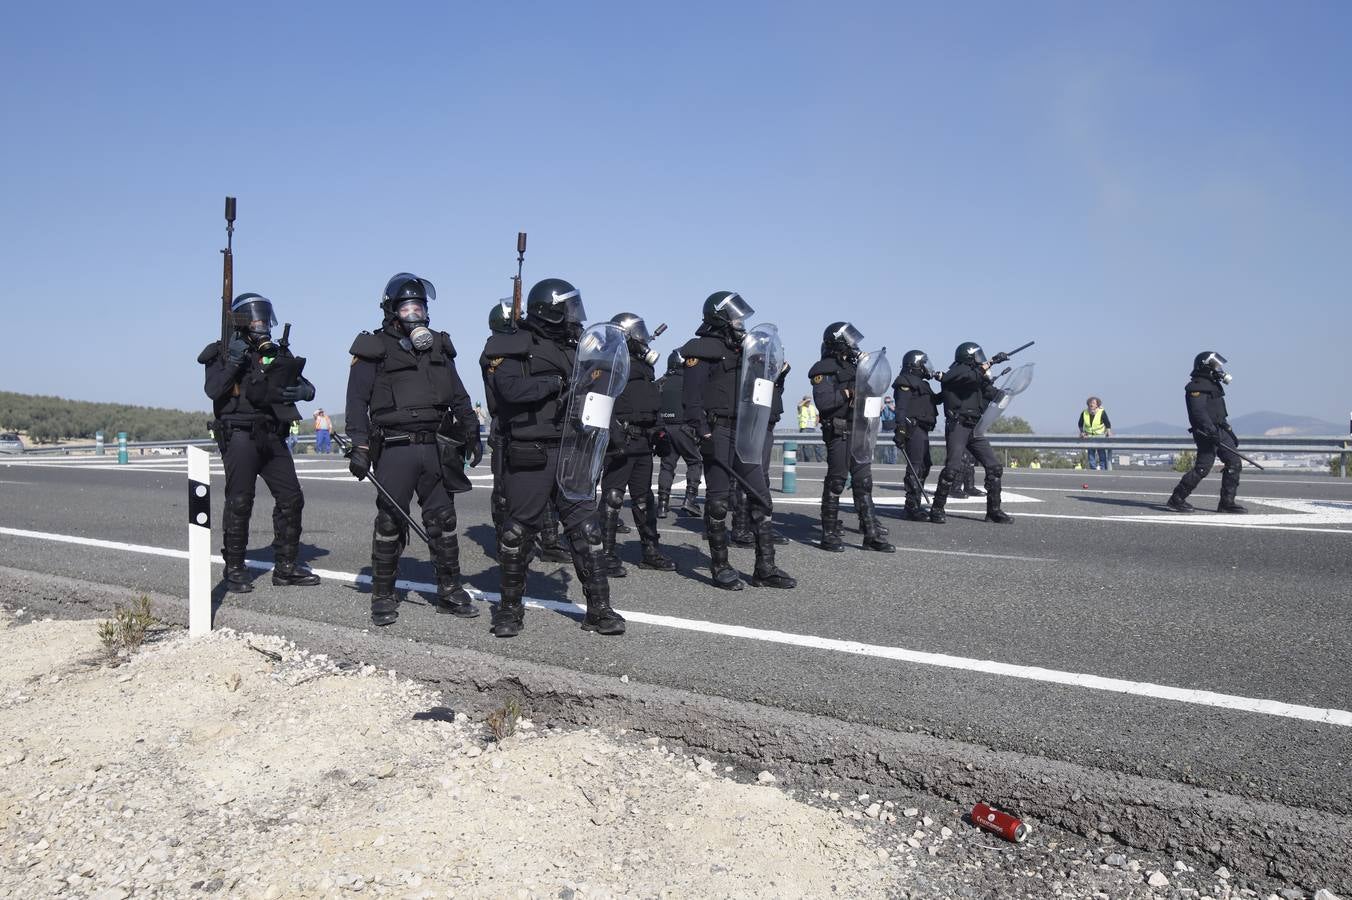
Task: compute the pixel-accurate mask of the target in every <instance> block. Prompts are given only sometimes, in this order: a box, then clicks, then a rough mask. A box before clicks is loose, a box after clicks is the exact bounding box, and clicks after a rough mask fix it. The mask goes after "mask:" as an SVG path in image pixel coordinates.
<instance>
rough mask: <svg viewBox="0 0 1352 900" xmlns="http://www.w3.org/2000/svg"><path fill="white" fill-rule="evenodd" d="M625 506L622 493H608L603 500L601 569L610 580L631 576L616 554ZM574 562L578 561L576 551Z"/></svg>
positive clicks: (570, 538) (570, 536) (570, 539)
mask: <svg viewBox="0 0 1352 900" xmlns="http://www.w3.org/2000/svg"><path fill="white" fill-rule="evenodd" d="M623 506H624V494H623V493H622V492H618V491H608V492H607V493H606V496H603V497H602V498H601V568H602V570H603V571H604V572H605V573H606V577H608V578H623V577H625V576H626V575H628V574H629V572H628V571H627V570H626V569H625V568H624V565H623V564H622V563H621V562H620V558H619V556H617V555H616V554H615V535H616V534H617V533H618V532H619V530H620V528H619V526H620V510H621V509H622V508H623ZM569 541H570V543H571V541H572V535H569ZM573 560H574V562H576V560H577V553H576V551H574V554H573Z"/></svg>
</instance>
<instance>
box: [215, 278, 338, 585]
mask: <svg viewBox="0 0 1352 900" xmlns="http://www.w3.org/2000/svg"><path fill="white" fill-rule="evenodd" d="M230 311H231V319H232V322H233V330H232V332H231V337H230V340H229V342H228V343H227V344H226V345H225V346H224V347H222V346H221V343H220V342H219V341H213V342H212V343H211V344H208V345H207V347H206V349H204V350H203V351H202V352H201V354H200V355H199V356H198V357H197V361H198V362H199V363H202V364H203V365H204V366H205V367H206V373H205V374H206V381H205V384H204V388H205V390H206V394H207V396H208V397H210V398H211V402H212V409H213V411H214V412H215V415H216V420H215V422H213V423H212V432H213V433H214V434H215V435H216V441H217V444H218V445H219V447H220V450H221V459H222V460H223V462H224V464H225V508H224V511H223V515H222V516H221V531H222V533H223V540H222V549H221V556H222V557H224V558H225V587H226V590H228V591H231V592H233V593H237V594H243V593H248V592H249V591H251V590H253V584H252V582H251V580H250V578H249V572H248V569H247V568H245V565H244V553H245V551H246V550H247V549H248V546H249V516H250V514H251V513H252V512H253V502H254V488H255V485H256V483H257V482H256V479H257V478H258V476H260V475H261V476H262V477H263V483H264V484H266V485H267V486H268V490H269V491H271V492H272V500H273V509H272V528H273V541H272V554H273V567H272V583H273V584H276V585H313V584H319V576H318V575H315V574H314V573H313V572H311V571H309V570H308V569H306V568H304V567H302V566H299V565H297V563H296V556H297V553H298V552H299V549H300V533H301V511H302V510H303V509H304V508H305V496H304V494H302V493H301V489H300V482H299V481H298V480H296V464H295V461H294V460H293V459H292V458H291V451H290V450H288V449H287V446H286V442H285V438H286V435H287V433H288V432H289V430H290V428H291V423H292V422H296V421H299V420H300V412H299V411H297V409H296V402H297V401H306V402H308V401H310V400H313V399H314V397H315V388H314V385H313V384H311V383H310V382H309V381H307V380H306V379H305V378H304V377H303V376H302V375H301V371H302V370H303V369H304V363H305V361H304V360H303V359H298V358H297V357H295V356H293V355H292V354H291V350H290V348H288V347H285V346H282V344H277V343H274V342H273V340H272V328H273V326H275V325H276V324H277V316H276V315H275V314H274V312H273V308H272V301H271V300H269V299H268V298H267V297H264V296H261V295H259V294H240V295H239V296H238V297H236V298H235V300H234V302H233V303H232V304H231V305H230ZM284 343H286V342H285V341H283V344H284Z"/></svg>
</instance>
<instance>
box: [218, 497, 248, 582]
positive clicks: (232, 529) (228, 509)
mask: <svg viewBox="0 0 1352 900" xmlns="http://www.w3.org/2000/svg"><path fill="white" fill-rule="evenodd" d="M251 512H253V498H252V497H227V498H225V509H224V510H222V515H221V520H222V521H221V532H222V541H221V544H222V546H221V557H222V558H223V559H224V560H225V589H226V590H227V591H229V592H230V593H232V594H247V593H249V592H250V591H252V590H253V579H252V578H251V577H250V576H249V569H248V568H247V567H246V566H245V565H244V552H245V551H246V550H247V549H248V548H249V514H250V513H251Z"/></svg>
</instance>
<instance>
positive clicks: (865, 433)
mask: <svg viewBox="0 0 1352 900" xmlns="http://www.w3.org/2000/svg"><path fill="white" fill-rule="evenodd" d="M891 392H892V364H891V363H889V362H888V361H887V348H886V347H884V348H883V349H881V350H874V351H872V352H870V353H861V354H859V362H858V364H857V365H856V367H855V371H854V420H853V422H852V423H851V425H850V455H851V456H853V457H854V461H855V462H857V463H866V462H870V461H872V459H873V448H874V447H876V446H877V445H878V429H879V427H880V426H881V424H882V417H883V398H884V397H886V396H887V395H888V394H890V393H891Z"/></svg>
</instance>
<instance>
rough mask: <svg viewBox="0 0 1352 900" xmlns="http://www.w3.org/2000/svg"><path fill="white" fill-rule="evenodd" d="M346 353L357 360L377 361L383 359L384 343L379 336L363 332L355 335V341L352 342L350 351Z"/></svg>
mask: <svg viewBox="0 0 1352 900" xmlns="http://www.w3.org/2000/svg"><path fill="white" fill-rule="evenodd" d="M348 352H349V353H351V354H352V355H353V356H355V357H357V358H359V359H369V360H373V361H379V360H382V359H384V358H385V343H384V342H383V341H382V340H381V339H380V335H378V334H372V333H371V332H369V331H363V332H362V333H361V334H359V335H357V339H356V340H354V341H353V342H352V349H351V350H349V351H348Z"/></svg>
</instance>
